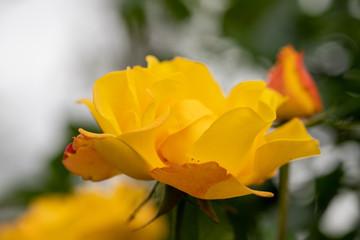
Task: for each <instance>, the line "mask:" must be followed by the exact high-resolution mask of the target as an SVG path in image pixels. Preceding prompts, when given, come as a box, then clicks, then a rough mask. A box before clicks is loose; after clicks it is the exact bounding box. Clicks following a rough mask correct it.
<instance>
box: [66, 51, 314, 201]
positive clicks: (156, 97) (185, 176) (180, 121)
mask: <svg viewBox="0 0 360 240" xmlns="http://www.w3.org/2000/svg"><path fill="white" fill-rule="evenodd" d="M147 62H148V67H147V68H142V67H139V66H136V67H134V68H132V69H131V68H128V69H127V70H125V71H120V72H112V73H109V74H107V75H105V76H104V77H102V78H100V79H99V80H97V81H96V82H95V84H94V89H93V100H89V99H82V100H80V102H81V103H84V104H86V105H87V106H88V107H89V109H90V110H91V112H92V114H93V116H94V117H95V119H96V121H97V122H98V124H99V126H100V127H101V129H102V130H103V132H104V133H101V134H97V133H90V132H87V131H85V130H83V129H79V132H80V135H79V136H77V137H76V138H74V142H73V143H71V144H69V145H68V147H67V149H66V151H65V154H64V158H63V163H64V165H65V166H66V168H67V169H68V170H69V171H71V172H72V173H74V174H77V175H80V176H82V177H83V178H84V179H91V180H93V181H100V180H102V179H106V178H109V177H112V176H114V175H116V174H121V173H123V174H126V175H128V176H130V177H133V178H136V179H156V180H158V181H160V182H163V183H165V184H168V185H171V186H173V187H175V188H177V189H179V190H181V191H183V192H185V193H188V194H190V195H192V196H194V197H196V198H201V199H223V198H231V197H236V196H242V195H247V194H252V193H254V194H257V195H259V196H265V197H269V196H273V194H272V193H269V192H261V191H255V190H252V189H250V188H248V187H247V186H249V185H252V184H260V183H262V182H263V181H264V180H266V179H267V178H269V177H271V176H273V174H274V170H275V169H276V168H278V167H280V166H281V165H283V164H286V163H287V162H289V161H291V160H292V159H296V158H300V157H306V156H310V155H315V154H319V153H320V151H319V148H318V142H317V141H316V140H314V139H312V138H311V137H310V136H309V135H308V133H307V131H306V129H305V127H304V126H303V124H302V123H301V122H300V121H299V120H298V119H294V120H293V121H290V122H289V123H287V124H285V125H283V126H282V127H280V128H278V129H276V130H274V131H272V132H270V133H267V132H268V130H269V128H270V126H271V125H272V122H273V121H274V120H275V119H276V109H277V107H278V106H279V104H281V103H282V102H283V97H281V96H280V94H278V93H276V92H275V91H273V90H271V89H268V88H266V84H265V83H264V82H263V81H249V82H244V83H241V84H239V85H237V86H235V87H234V88H233V89H232V91H231V92H230V94H229V96H227V97H225V96H224V95H223V93H222V91H221V90H220V88H219V86H218V85H217V83H216V82H215V81H214V79H213V78H212V76H211V74H210V72H209V71H208V69H207V68H206V67H205V66H204V65H203V64H201V63H197V62H193V61H190V60H187V59H183V58H179V57H177V58H175V59H173V60H171V61H164V62H159V61H158V60H157V59H156V58H155V57H152V56H150V57H148V58H147Z"/></svg>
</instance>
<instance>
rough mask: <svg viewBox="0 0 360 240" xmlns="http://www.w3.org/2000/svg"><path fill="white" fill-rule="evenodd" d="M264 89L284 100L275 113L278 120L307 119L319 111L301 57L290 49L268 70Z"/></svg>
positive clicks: (287, 47)
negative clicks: (275, 93)
mask: <svg viewBox="0 0 360 240" xmlns="http://www.w3.org/2000/svg"><path fill="white" fill-rule="evenodd" d="M268 86H269V87H270V88H272V89H274V90H276V91H277V92H279V93H280V94H282V95H283V96H285V97H287V98H288V100H287V101H286V102H285V103H284V104H282V105H281V106H280V107H279V108H278V110H277V114H278V119H280V120H287V119H291V118H293V117H311V116H312V115H313V114H315V113H317V112H321V111H322V108H323V107H322V101H321V97H320V94H319V92H318V89H317V87H316V85H315V83H314V80H313V79H312V77H311V75H310V74H309V72H308V71H307V69H306V67H305V65H304V54H303V53H302V52H300V53H298V52H296V51H295V49H294V48H293V47H292V46H291V45H288V46H285V47H284V48H283V49H282V50H281V51H280V53H279V55H278V57H277V62H276V64H275V66H274V67H273V68H272V69H271V70H270V71H269V76H268Z"/></svg>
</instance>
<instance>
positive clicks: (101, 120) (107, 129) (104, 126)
mask: <svg viewBox="0 0 360 240" xmlns="http://www.w3.org/2000/svg"><path fill="white" fill-rule="evenodd" d="M78 103H83V104H85V105H86V106H87V107H88V108H89V110H90V112H91V114H92V115H93V116H94V118H95V120H96V122H97V123H98V124H99V126H100V128H101V130H102V131H103V132H104V133H113V134H120V133H121V130H120V127H119V125H118V124H114V123H113V122H112V120H111V119H110V120H109V119H107V118H106V117H104V116H102V115H100V113H99V112H98V111H97V110H96V109H95V106H94V103H93V102H92V101H91V100H90V99H80V100H79V101H78Z"/></svg>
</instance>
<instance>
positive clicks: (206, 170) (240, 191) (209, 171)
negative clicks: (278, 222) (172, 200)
mask: <svg viewBox="0 0 360 240" xmlns="http://www.w3.org/2000/svg"><path fill="white" fill-rule="evenodd" d="M151 175H152V176H153V178H155V179H156V180H158V181H160V182H163V183H166V184H168V185H170V186H173V187H175V188H177V189H179V190H181V191H183V192H185V193H188V194H189V195H191V196H193V197H196V198H200V199H225V198H232V197H238V196H243V195H248V194H256V195H259V196H263V197H272V196H273V194H272V193H269V192H261V191H255V190H251V189H249V188H247V187H246V186H244V185H243V184H241V183H240V182H239V181H237V180H236V179H235V178H234V177H233V176H232V175H231V174H228V173H227V172H226V170H225V169H224V168H222V167H220V166H219V165H218V164H217V163H215V162H208V163H203V164H193V163H187V164H183V165H172V166H169V167H164V168H156V169H154V170H152V171H151Z"/></svg>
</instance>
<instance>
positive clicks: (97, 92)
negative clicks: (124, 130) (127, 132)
mask: <svg viewBox="0 0 360 240" xmlns="http://www.w3.org/2000/svg"><path fill="white" fill-rule="evenodd" d="M93 96H94V105H95V108H96V110H97V111H98V112H99V114H100V115H101V116H103V117H104V118H106V119H107V120H108V121H109V123H110V124H111V125H113V126H116V125H117V126H119V127H120V128H121V127H122V126H121V123H123V121H122V117H123V115H122V114H123V113H124V112H126V111H128V110H132V111H134V112H136V113H138V114H139V113H140V109H139V106H138V103H137V100H136V98H135V96H134V95H133V92H132V91H131V90H130V87H129V84H128V74H127V71H120V72H112V73H109V74H107V75H105V76H103V77H102V78H100V79H99V80H97V81H96V82H95V84H94V88H93ZM114 134H119V133H118V132H117V133H114Z"/></svg>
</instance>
